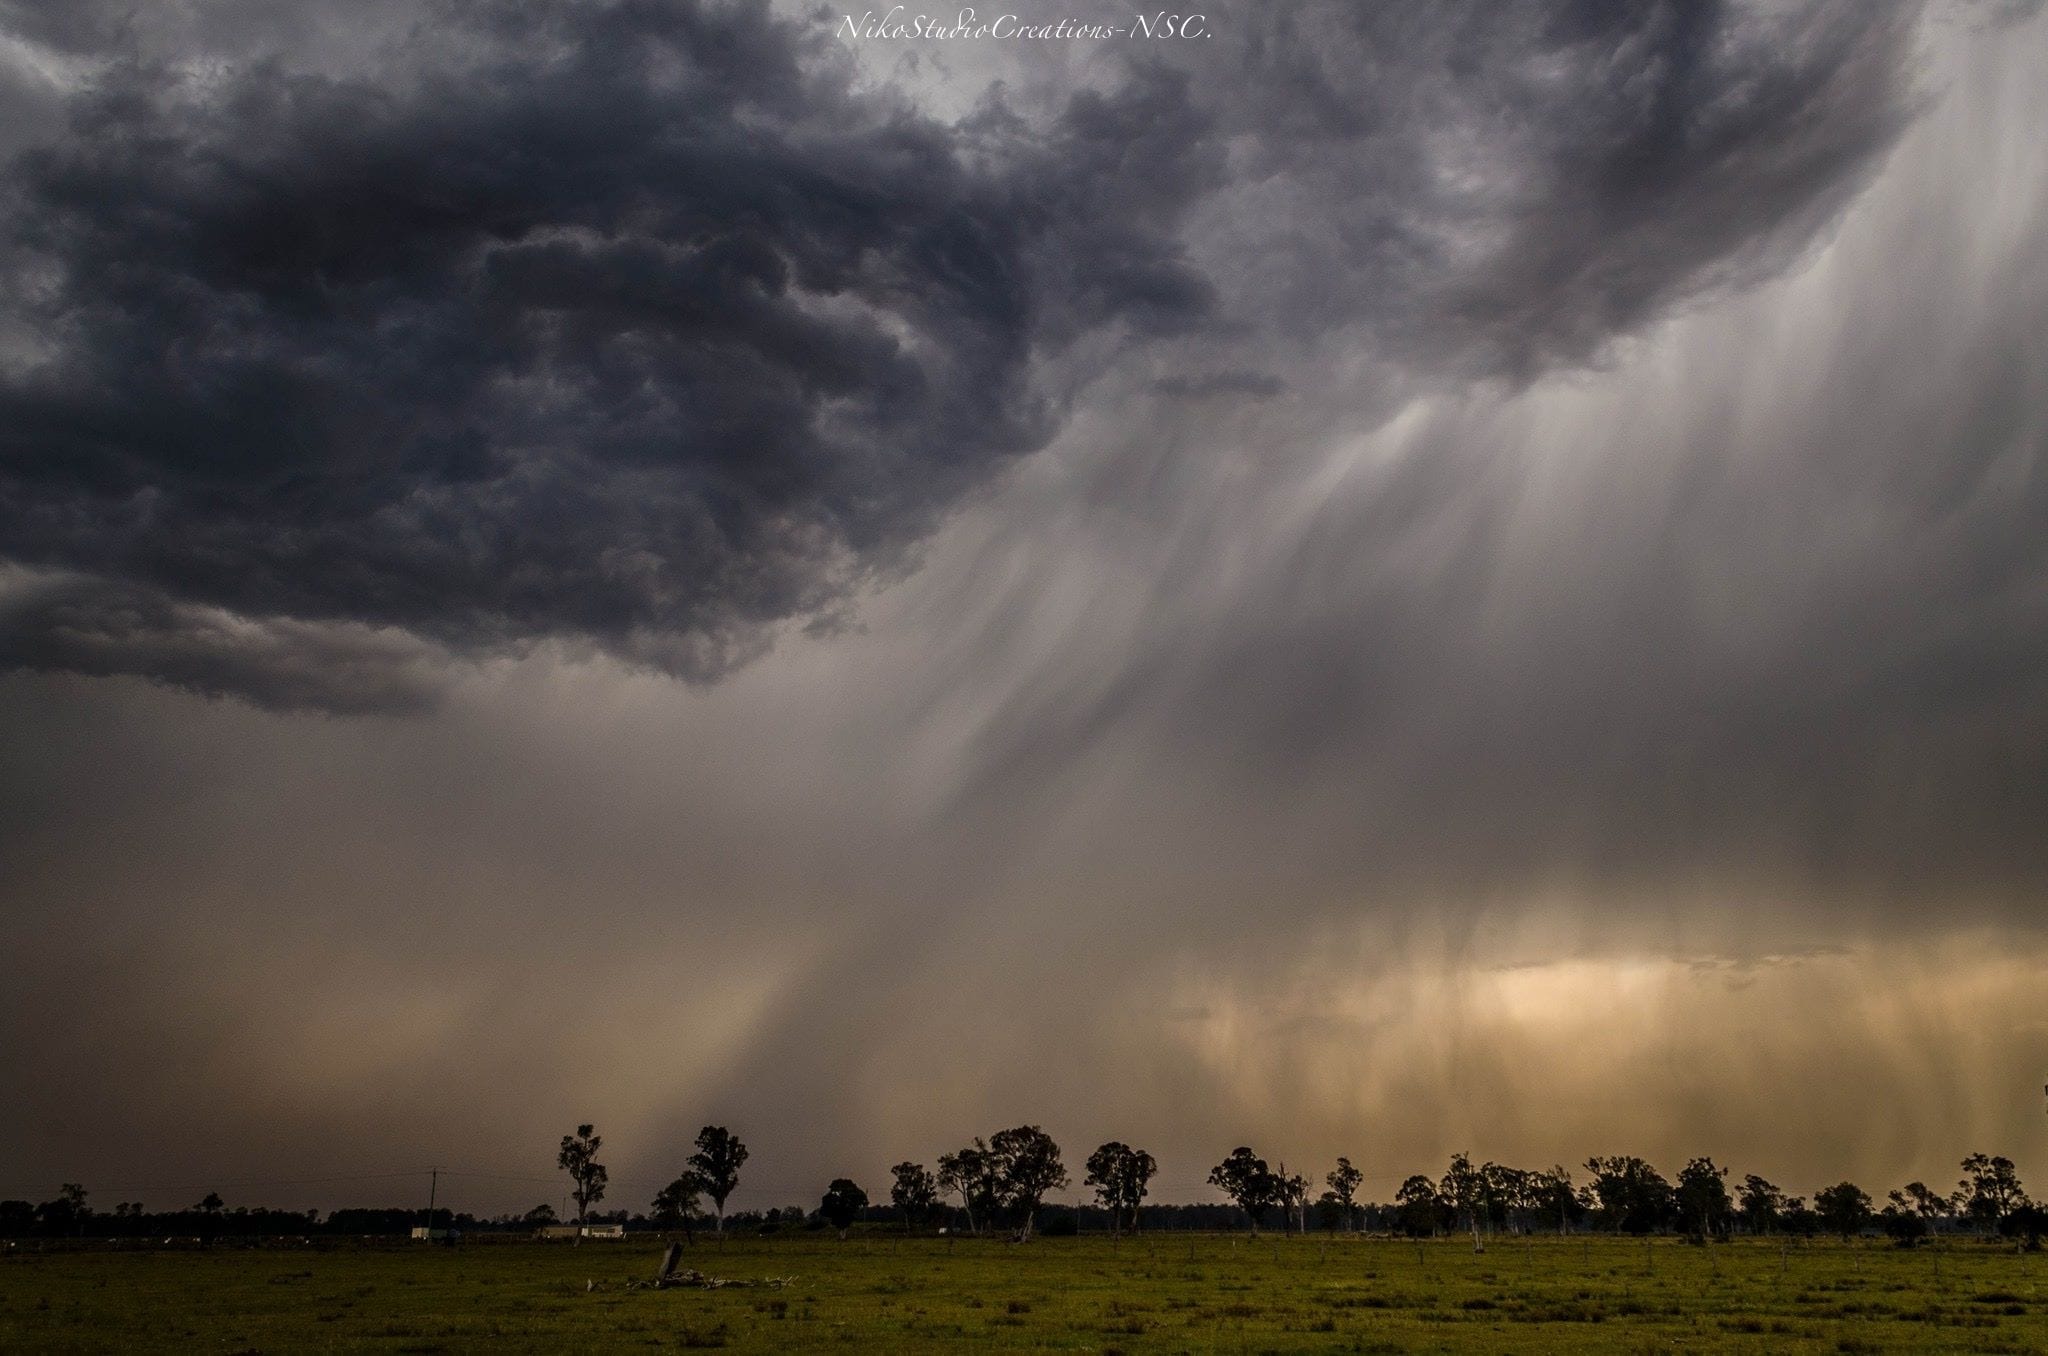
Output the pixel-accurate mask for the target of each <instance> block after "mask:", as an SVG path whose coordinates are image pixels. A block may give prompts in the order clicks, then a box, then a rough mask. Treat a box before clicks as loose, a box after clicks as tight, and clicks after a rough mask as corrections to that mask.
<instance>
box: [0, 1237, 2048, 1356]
mask: <svg viewBox="0 0 2048 1356" xmlns="http://www.w3.org/2000/svg"><path fill="white" fill-rule="evenodd" d="M659 1248H660V1245H659V1244H658V1243H656V1242H654V1241H653V1240H647V1241H638V1240H635V1241H631V1242H626V1243H593V1244H587V1245H585V1246H584V1247H582V1248H573V1247H570V1246H567V1245H565V1244H540V1243H527V1242H492V1241H487V1242H475V1243H471V1244H467V1245H465V1246H463V1247H461V1248H455V1249H448V1248H434V1247H427V1246H424V1245H416V1246H413V1247H404V1246H399V1245H396V1244H394V1245H392V1246H389V1247H346V1246H344V1247H334V1248H319V1247H312V1248H303V1249H275V1250H239V1249H228V1248H221V1249H216V1250H213V1251H207V1252H201V1251H194V1252H139V1251H138V1252H123V1251H63V1252H35V1251H31V1250H27V1249H23V1250H17V1251H13V1252H9V1253H0V1351H9V1352H12V1351H33V1352H44V1351H51V1352H63V1351H116V1350H118V1351H137V1350H142V1351H151V1350H179V1351H201V1350H204V1351H217V1352H247V1351H269V1352H297V1351H321V1350H342V1349H347V1350H355V1349H368V1350H377V1351H399V1352H433V1351H475V1350H485V1349H488V1350H492V1351H501V1350H513V1351H517V1350H532V1351H556V1350H576V1351H635V1350H648V1349H663V1350H674V1349H688V1348H699V1349H710V1348H723V1349H725V1350H729V1351H734V1352H747V1351H784V1350H791V1349H797V1350H818V1349H825V1350H856V1351H858V1350H866V1351H890V1352H896V1351H919V1350H951V1349H954V1348H960V1347H969V1348H978V1349H982V1350H988V1351H1017V1350H1060V1351H1096V1352H1112V1351H1123V1352H1141V1351H1142V1352H1171V1351H1185V1352H1288V1351H1363V1352H1585V1351H1618V1352H1630V1353H1634V1352H1665V1351H1735V1352H1742V1351H1746V1352H1759V1353H1761V1352H1831V1353H1854V1352H1880V1351H1890V1352H1914V1351H1958V1352H1965V1351H1966V1352H2014V1353H2017V1352H2048V1291H2044V1290H2043V1289H2042V1287H2041V1281H2042V1280H2043V1277H2044V1273H2043V1269H2042V1268H2043V1266H2044V1259H2043V1258H2041V1257H2038V1256H2027V1255H2022V1254H2018V1253H2016V1252H2014V1251H2013V1250H2012V1249H2011V1248H2010V1247H2003V1248H2001V1247H1997V1246H1994V1245H1990V1244H1979V1243H1974V1242H1963V1241H1957V1242H1954V1243H1952V1244H1950V1245H1948V1246H1946V1247H1943V1248H1940V1249H1932V1248H1929V1249H1922V1250H1917V1251H1910V1252H1908V1251H1900V1250H1898V1249H1894V1248H1891V1247H1888V1246H1885V1245H1882V1244H1879V1243H1876V1242H1874V1241H1872V1242H1865V1243H1860V1244H1856V1245H1853V1246H1844V1245H1840V1244H1834V1243H1814V1244H1808V1245H1805V1246H1801V1245H1798V1244H1794V1245H1792V1246H1791V1247H1789V1248H1781V1246H1780V1245H1779V1244H1777V1243H1775V1242H1762V1241H1760V1242H1741V1243H1735V1244H1730V1245H1726V1246H1714V1247H1692V1246H1688V1245H1686V1244H1685V1243H1683V1242H1681V1241H1678V1240H1673V1239H1658V1240H1655V1241H1653V1242H1650V1243H1648V1244H1645V1243H1643V1242H1641V1241H1629V1240H1623V1239H1604V1238H1603V1239H1592V1240H1582V1239H1554V1238H1541V1239H1534V1240H1527V1241H1523V1240H1510V1239H1499V1240H1495V1241H1494V1242H1493V1243H1491V1244H1490V1245H1489V1247H1488V1249H1487V1251H1486V1252H1484V1253H1483V1254H1475V1253H1474V1252H1473V1251H1472V1246H1471V1244H1470V1242H1469V1241H1466V1242H1462V1243H1461V1242H1459V1241H1456V1240H1445V1241H1439V1242H1431V1243H1423V1244H1416V1243H1405V1242H1396V1241H1392V1240H1387V1239H1350V1238H1340V1237H1327V1238H1324V1237H1316V1236H1311V1237H1310V1238H1307V1239H1299V1238H1273V1237H1262V1238H1259V1239H1257V1240H1252V1239H1248V1238H1244V1237H1236V1238H1232V1237H1227V1236H1215V1235H1201V1236H1189V1235H1179V1234H1158V1235H1148V1236H1144V1237H1140V1238H1137V1239H1127V1240H1125V1241H1123V1242H1122V1243H1120V1244H1111V1243H1110V1242H1109V1241H1108V1240H1107V1239H1098V1238H1093V1237H1089V1238H1082V1239H1060V1238H1051V1239H1038V1240H1035V1241H1033V1242H1032V1243H1030V1244H1027V1245H1024V1246H1021V1247H1019V1246H1012V1245H1010V1244H1007V1243H1002V1242H994V1241H983V1240H972V1239H960V1240H956V1241H953V1242H947V1241H944V1240H939V1239H900V1238H896V1237H892V1236H889V1235H885V1234H875V1233H869V1234H856V1235H855V1237H854V1238H852V1239H851V1240H849V1241H847V1242H845V1243H840V1242H838V1241H837V1240H835V1239H833V1238H832V1237H830V1236H829V1235H825V1236H820V1235H816V1234H806V1235H801V1236H794V1237H785V1238H771V1239H765V1240H747V1241H741V1240H734V1241H731V1242H728V1243H724V1244H719V1243H713V1242H708V1241H700V1242H699V1243H698V1244H697V1245H696V1246H695V1247H694V1248H693V1249H690V1250H689V1251H688V1253H687V1254H686V1258H685V1265H687V1266H692V1267H695V1268H697V1269H698V1270H701V1271H704V1272H706V1273H708V1274H711V1275H716V1276H726V1277H734V1278H741V1279H752V1280H759V1279H761V1278H763V1277H768V1276H793V1277H795V1280H794V1282H793V1283H792V1284H790V1285H789V1286H788V1287H786V1288H784V1289H768V1288H753V1289H740V1288H732V1289H725V1290H712V1291H705V1290H664V1291H654V1290H645V1289H640V1290H629V1289H628V1288H627V1282H628V1281H632V1280H637V1279H641V1278H644V1277H647V1276H650V1275H652V1273H653V1271H654V1267H655V1262H656V1258H657V1256H658V1254H659Z"/></svg>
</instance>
